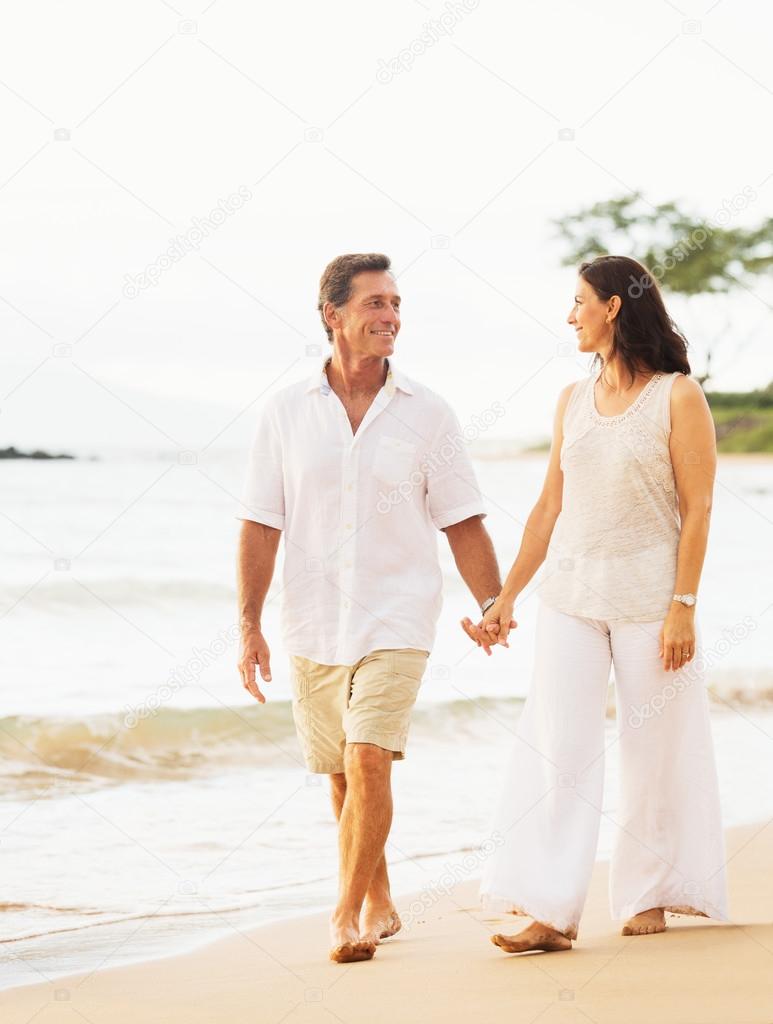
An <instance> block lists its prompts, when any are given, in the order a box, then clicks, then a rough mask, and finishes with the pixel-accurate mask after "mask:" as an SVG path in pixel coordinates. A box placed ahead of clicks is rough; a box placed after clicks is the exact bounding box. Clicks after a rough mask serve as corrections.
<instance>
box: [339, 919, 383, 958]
mask: <svg viewBox="0 0 773 1024" xmlns="http://www.w3.org/2000/svg"><path fill="white" fill-rule="evenodd" d="M376 945H377V944H376V942H374V941H373V939H372V938H366V937H365V936H362V935H360V933H359V931H358V929H357V928H355V927H354V926H353V925H345V926H343V927H341V926H339V925H336V924H335V923H334V921H333V920H331V922H330V959H331V960H333V961H335V963H337V964H353V963H357V962H358V961H360V960H371V959H372V958H373V954H374V953H375V952H376Z"/></svg>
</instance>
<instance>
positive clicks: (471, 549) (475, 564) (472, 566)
mask: <svg viewBox="0 0 773 1024" xmlns="http://www.w3.org/2000/svg"><path fill="white" fill-rule="evenodd" d="M443 532H444V533H445V535H446V537H447V538H448V543H449V545H450V547H451V551H452V552H453V556H454V561H455V562H456V567H457V569H458V570H459V575H460V576H461V577H462V579H463V580H464V582H465V583H466V584H467V586H468V587H469V588H470V591H471V592H472V596H473V597H474V598H475V600H476V601H477V602H478V605H481V604H482V603H483V602H484V601H485V600H486V598H487V597H496V596H497V595H498V594H499V592H500V591H501V589H502V581H501V579H500V577H499V566H498V564H497V556H496V554H495V553H494V545H493V543H492V542H491V537H490V536H489V533H488V530H487V529H486V527H485V526H484V525H483V520H482V518H481V517H480V516H470V518H469V519H463V520H462V521H461V522H460V523H454V525H453V526H446V527H445V529H444V530H443ZM483 636H485V634H483ZM491 642H496V638H494V641H490V643H491ZM482 645H483V647H484V649H485V650H486V653H487V654H490V653H491V650H490V646H489V644H486V643H485V641H482Z"/></svg>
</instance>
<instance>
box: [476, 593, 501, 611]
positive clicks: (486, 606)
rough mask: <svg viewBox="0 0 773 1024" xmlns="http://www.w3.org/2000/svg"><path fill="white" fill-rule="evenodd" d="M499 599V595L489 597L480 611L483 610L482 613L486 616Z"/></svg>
mask: <svg viewBox="0 0 773 1024" xmlns="http://www.w3.org/2000/svg"><path fill="white" fill-rule="evenodd" d="M497 597H499V594H497V596H496V597H487V598H486V600H485V601H484V602H483V604H482V605H481V606H480V610H481V612H482V613H483V614H484V615H485V614H486V612H487V611H488V610H489V608H490V607H491V606H492V604H494V603H495V601H496V600H497Z"/></svg>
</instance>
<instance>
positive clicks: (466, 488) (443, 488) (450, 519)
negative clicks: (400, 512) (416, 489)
mask: <svg viewBox="0 0 773 1024" xmlns="http://www.w3.org/2000/svg"><path fill="white" fill-rule="evenodd" d="M424 464H425V472H426V475H427V500H428V504H429V513H430V516H431V517H432V522H433V523H434V524H435V526H436V527H437V528H438V530H444V529H445V528H446V527H447V526H453V525H454V524H455V523H461V522H462V521H463V520H464V519H469V518H470V517H471V516H481V518H483V517H485V516H486V514H487V512H486V506H485V504H484V502H483V497H482V495H481V493H480V488H479V486H478V481H477V478H476V476H475V470H474V469H473V467H472V460H471V459H470V454H469V452H468V451H467V442H466V441H465V438H464V434H463V432H462V428H461V426H460V424H459V420H458V419H457V416H456V413H455V412H454V411H453V409H452V408H451V407H450V406H449V405H445V403H444V407H443V412H442V415H441V420H440V426H439V427H438V430H437V432H436V434H435V437H434V438H433V441H432V445H431V448H430V451H429V452H428V453H427V455H426V457H425V460H424Z"/></svg>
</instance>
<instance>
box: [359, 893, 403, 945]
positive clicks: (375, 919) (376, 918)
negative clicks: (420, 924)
mask: <svg viewBox="0 0 773 1024" xmlns="http://www.w3.org/2000/svg"><path fill="white" fill-rule="evenodd" d="M402 926H403V924H402V921H401V920H400V918H399V916H398V914H397V911H396V910H395V908H394V907H393V906H392V904H391V903H390V904H388V905H387V906H385V907H380V908H378V907H369V906H366V907H365V909H364V910H363V914H362V928H361V936H362V938H363V939H370V940H371V941H373V942H376V943H379V942H380V941H381V940H382V939H388V938H389V936H390V935H395V934H396V933H397V932H399V931H400V929H401V928H402Z"/></svg>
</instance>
